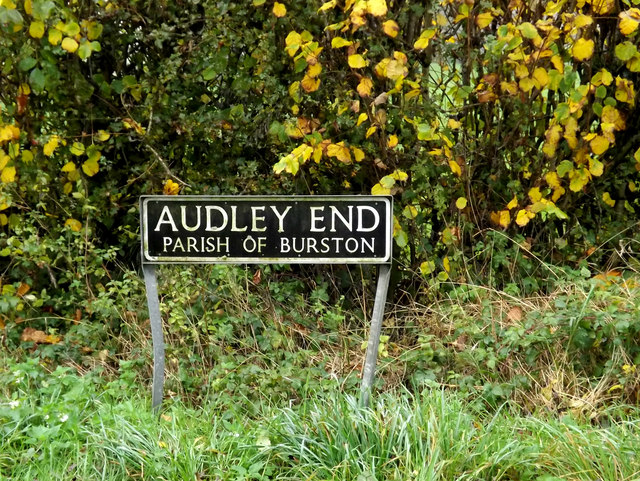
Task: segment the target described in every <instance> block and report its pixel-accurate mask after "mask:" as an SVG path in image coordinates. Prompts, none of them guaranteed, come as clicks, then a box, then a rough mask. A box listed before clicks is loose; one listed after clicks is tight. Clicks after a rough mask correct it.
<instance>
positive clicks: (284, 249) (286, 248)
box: [280, 237, 291, 254]
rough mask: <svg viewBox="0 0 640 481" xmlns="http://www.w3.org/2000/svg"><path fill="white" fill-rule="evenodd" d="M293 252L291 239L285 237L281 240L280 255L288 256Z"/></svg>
mask: <svg viewBox="0 0 640 481" xmlns="http://www.w3.org/2000/svg"><path fill="white" fill-rule="evenodd" d="M290 250H291V247H290V246H289V239H288V238H286V237H283V238H281V239H280V253H281V254H286V253H288V252H289V251H290Z"/></svg>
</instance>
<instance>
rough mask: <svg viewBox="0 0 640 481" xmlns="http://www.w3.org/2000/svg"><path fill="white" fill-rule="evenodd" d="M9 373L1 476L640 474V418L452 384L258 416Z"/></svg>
mask: <svg viewBox="0 0 640 481" xmlns="http://www.w3.org/2000/svg"><path fill="white" fill-rule="evenodd" d="M2 362H3V365H2V368H1V370H0V386H2V387H1V388H0V389H1V390H2V401H0V433H1V435H0V476H2V477H3V478H7V479H13V480H17V481H20V480H32V479H34V478H37V479H41V480H43V481H46V480H50V479H60V478H65V477H69V476H75V477H76V478H78V479H105V480H120V479H128V478H134V477H141V478H147V477H148V478H152V479H167V480H183V479H221V480H266V479H306V478H310V477H318V478H320V479H336V480H338V479H340V480H353V481H356V480H362V479H408V478H411V479H424V480H448V479H482V480H484V479H486V480H493V479H512V480H521V481H528V480H538V481H542V480H547V481H549V480H551V479H563V478H566V477H567V476H570V477H571V478H572V479H578V480H591V479H602V480H606V481H614V480H616V481H618V480H631V479H634V478H635V476H636V473H637V471H638V469H640V467H639V466H638V459H640V456H639V455H638V454H639V453H638V445H639V444H638V437H639V436H640V432H639V426H638V421H637V415H638V413H637V412H636V411H635V410H631V411H629V412H626V413H625V412H624V411H618V412H613V411H612V412H610V413H609V414H610V416H609V417H608V418H607V419H606V421H607V423H608V425H607V426H606V428H603V427H599V426H594V425H593V424H592V423H590V422H588V421H585V420H580V419H576V418H574V417H572V416H570V415H566V416H563V417H562V418H561V419H547V418H546V417H535V416H525V417H523V416H520V415H518V414H517V413H516V412H513V411H511V410H510V409H509V407H507V406H503V408H502V409H500V410H499V411H497V412H494V413H487V412H485V411H483V410H482V409H477V408H474V407H473V406H472V405H470V404H468V403H467V401H466V400H465V399H464V398H462V397H461V396H459V395H456V394H455V393H447V392H444V391H441V390H437V389H434V390H425V391H424V392H423V393H422V394H419V395H416V396H411V395H409V394H408V393H407V392H406V391H401V392H397V393H395V394H391V393H388V394H385V395H384V396H382V397H381V398H379V400H378V402H376V404H375V405H374V406H372V407H371V408H362V407H360V406H359V405H358V402H357V400H355V399H354V398H353V397H350V396H345V395H343V394H336V393H333V394H332V395H327V394H326V393H325V394H323V395H322V397H321V398H320V399H317V398H316V399H305V400H303V402H302V404H301V405H300V406H296V407H289V406H287V403H286V402H282V403H275V402H274V403H271V404H266V403H265V404H263V405H262V406H261V408H260V409H259V410H258V411H256V413H254V415H253V416H246V413H245V412H244V410H243V409H236V408H234V407H233V406H229V405H226V404H225V403H219V402H218V401H217V400H218V399H219V397H215V396H214V397H211V398H210V399H209V400H208V401H207V402H206V403H204V404H203V405H201V406H199V407H193V406H189V405H185V404H182V403H179V402H173V403H169V404H168V405H165V407H164V409H163V412H162V413H161V414H160V416H157V415H155V414H154V413H153V412H152V411H151V410H150V409H149V404H150V402H149V399H148V397H146V396H144V397H142V396H141V395H140V391H139V387H138V386H135V385H132V386H129V387H128V388H126V389H124V390H122V389H110V388H109V386H108V384H106V383H105V380H104V379H103V378H101V377H100V376H97V375H94V374H89V375H85V376H80V375H78V374H77V373H75V372H74V371H73V369H70V368H62V367H60V368H57V369H56V370H55V371H54V372H48V371H47V370H46V369H44V368H43V367H42V366H41V365H38V364H37V363H36V362H33V361H29V362H26V363H15V362H11V361H9V362H5V360H4V359H3V360H2Z"/></svg>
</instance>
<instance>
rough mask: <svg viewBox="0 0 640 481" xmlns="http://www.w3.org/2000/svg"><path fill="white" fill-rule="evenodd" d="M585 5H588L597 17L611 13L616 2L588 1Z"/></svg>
mask: <svg viewBox="0 0 640 481" xmlns="http://www.w3.org/2000/svg"><path fill="white" fill-rule="evenodd" d="M586 3H590V4H591V7H592V8H593V11H594V12H595V13H597V14H598V15H606V14H608V13H611V12H612V11H613V9H614V8H615V7H616V0H588V1H587V2H586Z"/></svg>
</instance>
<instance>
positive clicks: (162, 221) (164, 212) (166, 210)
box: [153, 205, 178, 232]
mask: <svg viewBox="0 0 640 481" xmlns="http://www.w3.org/2000/svg"><path fill="white" fill-rule="evenodd" d="M165 217H167V219H166V220H165ZM162 224H169V225H170V226H171V230H172V231H173V232H178V228H177V227H176V223H175V222H174V221H173V217H171V212H170V211H169V206H168V205H165V206H164V207H163V208H162V212H160V218H159V219H158V223H157V224H156V228H155V229H153V230H154V232H158V231H159V230H160V226H161V225H162Z"/></svg>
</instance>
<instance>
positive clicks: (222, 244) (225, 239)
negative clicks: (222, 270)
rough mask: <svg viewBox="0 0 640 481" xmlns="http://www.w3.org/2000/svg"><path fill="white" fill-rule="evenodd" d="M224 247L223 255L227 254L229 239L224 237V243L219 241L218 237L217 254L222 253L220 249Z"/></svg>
mask: <svg viewBox="0 0 640 481" xmlns="http://www.w3.org/2000/svg"><path fill="white" fill-rule="evenodd" d="M223 247H224V250H225V253H227V254H228V253H229V238H228V237H225V238H224V242H221V241H220V237H218V252H222V248H223Z"/></svg>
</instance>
